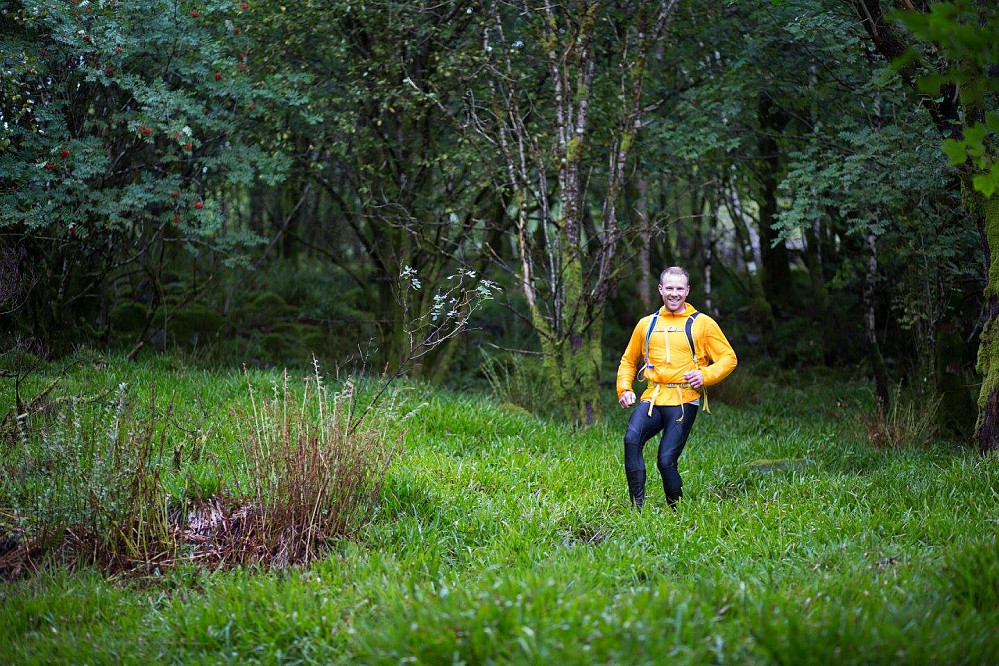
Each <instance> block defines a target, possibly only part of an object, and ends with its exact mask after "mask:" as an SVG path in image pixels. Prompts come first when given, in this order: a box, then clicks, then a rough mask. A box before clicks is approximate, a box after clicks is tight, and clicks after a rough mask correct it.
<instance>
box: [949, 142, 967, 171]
mask: <svg viewBox="0 0 999 666" xmlns="http://www.w3.org/2000/svg"><path fill="white" fill-rule="evenodd" d="M943 151H944V152H945V153H947V157H949V158H950V165H951V166H957V165H958V164H964V162H965V160H967V159H968V152H967V150H966V144H965V142H964V141H958V140H957V139H944V141H943Z"/></svg>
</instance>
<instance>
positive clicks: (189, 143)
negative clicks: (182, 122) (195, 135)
mask: <svg viewBox="0 0 999 666" xmlns="http://www.w3.org/2000/svg"><path fill="white" fill-rule="evenodd" d="M192 148H194V144H193V143H191V142H190V141H188V142H187V143H185V144H184V150H191V149H192Z"/></svg>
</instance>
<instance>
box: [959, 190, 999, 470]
mask: <svg viewBox="0 0 999 666" xmlns="http://www.w3.org/2000/svg"><path fill="white" fill-rule="evenodd" d="M970 180H971V175H970V174H967V175H966V176H965V177H964V178H962V185H963V189H964V191H963V198H964V203H965V208H966V209H968V210H969V211H970V212H972V213H973V214H974V215H975V217H976V220H977V222H978V228H979V230H980V232H981V235H982V245H983V247H984V249H985V258H986V262H987V263H986V265H987V266H988V282H987V283H986V286H985V324H984V326H983V327H982V336H981V342H980V344H979V347H978V372H979V373H980V374H981V376H982V388H981V391H980V392H979V394H978V422H977V423H976V425H975V441H976V443H977V444H978V450H979V451H981V452H982V453H986V452H989V451H995V450H996V449H999V266H997V265H996V263H995V262H994V261H993V258H994V257H996V256H999V194H993V195H992V197H990V198H988V199H986V198H985V196H984V195H983V194H982V193H981V192H978V191H976V190H975V189H974V188H973V187H972V186H971V182H970Z"/></svg>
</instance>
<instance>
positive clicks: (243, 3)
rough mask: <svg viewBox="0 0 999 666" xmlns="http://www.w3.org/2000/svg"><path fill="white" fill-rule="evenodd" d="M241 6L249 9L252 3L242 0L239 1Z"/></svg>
mask: <svg viewBox="0 0 999 666" xmlns="http://www.w3.org/2000/svg"><path fill="white" fill-rule="evenodd" d="M239 6H240V7H242V8H243V9H249V8H250V3H248V2H241V3H239Z"/></svg>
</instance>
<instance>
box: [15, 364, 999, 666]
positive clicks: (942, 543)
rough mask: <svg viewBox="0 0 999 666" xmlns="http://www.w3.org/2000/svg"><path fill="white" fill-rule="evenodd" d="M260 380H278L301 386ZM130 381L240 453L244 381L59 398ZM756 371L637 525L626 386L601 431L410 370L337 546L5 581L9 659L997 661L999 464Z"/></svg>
mask: <svg viewBox="0 0 999 666" xmlns="http://www.w3.org/2000/svg"><path fill="white" fill-rule="evenodd" d="M744 371H745V370H744V369H742V368H740V370H739V372H744ZM307 373H308V369H302V370H301V372H300V374H302V375H305V374H307ZM250 379H251V382H252V383H253V385H254V386H255V387H258V390H263V388H264V387H267V386H269V385H271V384H274V383H280V381H281V379H280V375H279V374H278V373H266V372H257V373H251V376H250ZM50 381H51V377H48V376H40V377H38V378H37V380H36V382H37V383H36V384H34V385H33V386H32V385H29V386H27V387H26V388H27V390H28V392H29V393H30V391H31V390H32V389H33V388H34V389H36V390H41V389H42V388H44V387H45V386H47V384H48V382H50ZM123 381H124V382H126V383H128V384H129V385H130V386H131V387H134V388H135V390H136V391H137V393H136V395H139V396H141V395H144V393H142V392H141V391H140V389H141V387H145V386H149V385H152V384H155V386H156V387H157V394H158V396H159V397H158V400H169V401H171V402H172V403H173V404H174V419H175V420H179V423H181V424H186V425H185V427H188V428H189V429H190V430H191V431H192V432H193V431H194V430H196V429H195V428H194V427H193V424H196V423H203V424H204V426H203V427H202V428H201V430H200V432H205V431H208V430H209V428H210V433H211V434H210V436H209V437H208V438H207V441H206V442H205V443H204V445H203V446H204V455H203V456H202V459H210V458H211V457H212V456H220V455H226V454H227V453H230V454H231V453H232V452H233V451H236V450H238V449H239V447H240V446H242V445H243V443H242V442H240V441H239V439H238V433H239V432H240V428H239V427H238V425H237V424H236V423H235V422H234V420H233V417H232V416H231V415H230V411H229V409H228V407H229V406H230V405H231V404H233V402H234V401H238V400H243V399H245V397H246V396H245V394H246V389H245V385H244V384H245V382H244V379H243V378H242V377H241V376H240V374H239V373H238V372H235V371H233V372H218V373H207V372H203V371H195V370H191V369H188V368H185V367H184V366H183V364H182V363H181V362H180V361H178V360H176V359H157V360H155V361H152V362H144V363H142V364H138V365H129V364H126V363H123V362H120V361H118V360H116V359H111V360H109V361H108V362H107V363H106V364H100V363H98V364H94V363H88V364H84V365H80V366H77V367H76V368H75V369H74V370H72V371H71V372H70V374H69V375H68V376H67V377H66V378H65V379H64V380H63V381H61V382H60V384H59V387H58V389H57V391H54V392H53V395H55V394H56V393H58V394H59V395H81V396H85V395H91V394H94V393H96V392H97V391H98V390H102V389H103V387H105V386H108V387H115V386H117V385H118V384H119V383H121V382H123ZM750 385H752V386H754V387H755V389H756V391H757V392H758V393H759V395H760V396H762V398H761V399H758V400H757V399H754V400H751V401H750V400H738V401H735V405H733V404H726V403H725V402H723V401H722V400H723V398H724V395H723V394H722V393H721V392H719V394H717V395H713V396H712V403H711V405H712V411H713V412H714V414H713V415H711V416H707V415H701V416H699V417H698V422H697V424H696V425H695V428H694V434H693V435H692V438H691V441H690V442H689V444H688V448H687V450H686V451H685V452H684V454H683V457H682V458H681V462H680V469H681V473H682V474H683V477H684V484H685V486H684V492H685V497H684V500H683V501H682V502H681V504H680V506H679V511H678V513H673V512H672V511H671V510H669V509H668V508H667V507H666V506H665V500H664V498H663V494H662V490H661V486H660V485H659V482H658V478H657V475H656V474H655V466H654V460H653V456H654V442H653V443H650V445H649V446H648V447H647V450H646V459H647V462H648V466H649V470H650V475H649V476H650V480H649V483H650V486H649V489H648V500H647V505H646V506H647V508H646V511H645V512H644V513H642V514H640V515H636V514H633V513H632V512H631V511H630V510H629V508H628V503H627V491H626V488H625V481H624V473H623V469H622V465H621V455H622V450H621V449H622V445H621V440H622V437H623V432H624V425H625V422H626V418H627V414H626V413H625V412H624V411H620V410H615V409H613V408H612V404H613V403H612V402H611V401H612V400H613V396H611V395H608V396H607V399H608V400H607V405H606V409H607V415H606V417H605V419H604V420H603V421H601V422H600V423H599V424H598V425H597V426H596V427H593V428H590V429H588V430H584V431H572V430H571V429H569V428H567V427H564V426H561V425H559V424H556V423H553V422H551V421H548V420H545V419H542V418H537V417H531V416H530V415H528V414H526V413H525V412H524V410H522V409H517V408H513V407H510V408H508V407H504V406H501V405H499V404H497V403H496V402H494V401H492V400H490V399H488V398H485V397H479V396H470V395H458V394H454V393H450V392H446V391H435V390H430V389H427V388H424V387H420V386H412V385H410V386H405V387H403V390H401V391H398V392H396V395H395V403H394V404H395V407H394V408H393V409H391V410H389V411H388V412H387V413H385V414H380V415H379V416H380V417H381V418H383V419H384V424H385V429H386V431H388V432H387V434H388V435H389V436H390V437H392V436H395V435H397V434H398V433H399V432H401V431H402V430H403V429H405V439H404V451H403V452H402V453H401V454H400V455H399V456H398V457H397V458H396V459H395V460H394V462H392V464H391V467H390V468H389V470H388V474H387V476H386V478H385V482H384V486H383V488H382V499H381V502H380V504H379V505H378V508H377V509H376V513H375V515H374V516H373V517H372V520H371V521H370V522H368V523H367V524H366V525H365V527H364V528H363V529H362V530H361V531H360V532H359V533H358V534H356V535H354V537H353V538H352V539H344V540H341V541H338V542H336V543H335V544H334V545H333V546H332V549H331V550H330V551H328V552H327V554H326V555H325V556H324V557H323V558H322V559H320V560H318V561H314V562H313V563H312V564H311V565H310V566H309V567H307V568H306V567H290V568H286V569H282V570H263V569H256V568H253V567H249V568H236V569H234V570H228V571H215V572H210V571H207V570H205V569H202V568H198V567H195V566H192V565H184V564H181V565H179V566H174V567H169V568H166V569H163V570H162V571H161V572H160V574H159V575H158V576H152V577H146V578H141V579H135V578H130V577H122V576H117V577H110V578H109V577H107V576H105V575H100V574H98V573H96V572H94V571H93V570H91V569H88V568H86V567H84V568H78V569H75V570H73V571H69V572H68V571H66V570H65V569H64V568H63V567H60V566H55V565H53V566H50V567H48V568H46V569H45V570H43V571H42V572H41V573H40V574H39V575H37V576H34V577H32V578H28V579H23V580H18V581H14V582H7V583H0V585H2V587H0V595H2V597H3V603H2V604H0V654H2V655H5V657H4V658H5V659H9V660H10V661H11V662H13V663H51V662H73V663H83V662H86V663H112V662H114V663H117V664H124V663H148V662H156V663H163V662H167V663H187V662H196V663H285V662H288V663H374V664H380V663H427V664H437V663H468V664H485V663H536V664H542V663H552V662H561V663H564V664H592V663H635V664H644V663H648V664H661V663H671V664H673V663H675V664H704V663H750V664H813V663H814V664H819V663H822V664H826V663H847V664H850V663H853V664H870V663H893V664H894V663H913V664H923V663H926V664H929V663H948V664H962V663H967V664H989V663H996V662H997V661H999V630H997V627H999V549H997V545H996V532H997V530H999V493H997V491H996V488H999V460H997V458H996V457H995V456H991V457H985V458H981V457H979V456H978V455H977V454H975V453H973V452H971V451H968V450H963V449H960V448H957V447H956V446H954V445H953V444H949V443H946V442H938V441H936V442H931V443H930V444H929V445H927V446H920V447H915V446H903V447H900V448H884V449H875V448H873V447H872V446H871V445H870V443H869V442H868V440H867V435H866V433H865V428H864V419H863V417H864V415H865V414H869V413H871V411H872V410H873V400H872V399H871V398H870V392H869V391H867V390H866V388H865V387H863V385H861V384H858V383H855V382H851V381H849V380H844V379H843V378H841V377H839V378H826V377H822V376H820V375H818V374H808V373H798V374H784V375H779V376H765V375H762V374H761V375H760V376H758V377H757V378H756V381H754V382H751V384H750ZM6 400H7V394H3V393H0V405H2V404H6V402H4V401H6ZM199 401H200V405H199V404H198V403H199ZM736 405H742V406H736ZM407 412H412V417H411V418H409V419H407V420H405V421H403V420H402V419H401V418H400V416H401V415H402V414H405V413H407ZM171 436H175V437H177V438H179V439H184V438H185V437H186V438H193V437H194V435H183V434H181V433H180V432H179V431H175V432H173V434H172V435H171ZM184 441H193V439H184ZM167 482H169V480H167ZM205 483H207V481H206V482H205ZM5 504H6V502H4V501H3V500H2V499H0V505H5Z"/></svg>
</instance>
